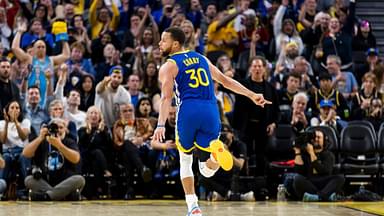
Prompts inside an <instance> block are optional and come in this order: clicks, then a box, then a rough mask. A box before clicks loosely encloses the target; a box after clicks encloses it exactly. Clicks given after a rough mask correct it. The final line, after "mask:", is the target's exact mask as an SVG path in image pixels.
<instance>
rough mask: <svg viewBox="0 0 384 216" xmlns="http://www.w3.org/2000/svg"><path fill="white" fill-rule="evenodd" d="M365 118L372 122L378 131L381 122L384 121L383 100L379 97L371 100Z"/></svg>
mask: <svg viewBox="0 0 384 216" xmlns="http://www.w3.org/2000/svg"><path fill="white" fill-rule="evenodd" d="M363 120H368V121H369V122H371V123H372V124H373V126H374V128H375V130H376V131H379V129H380V126H381V124H382V123H383V122H384V110H383V101H382V100H380V99H379V98H373V99H372V100H371V104H370V108H369V113H368V116H367V117H365V118H364V119H363Z"/></svg>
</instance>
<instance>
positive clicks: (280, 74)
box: [271, 42, 299, 90]
mask: <svg viewBox="0 0 384 216" xmlns="http://www.w3.org/2000/svg"><path fill="white" fill-rule="evenodd" d="M298 56H299V47H298V46H297V44H296V43H295V42H290V43H288V44H287V45H285V48H284V50H283V51H282V52H281V53H280V55H279V59H278V60H277V63H276V69H275V72H274V74H273V78H272V79H273V81H271V82H272V83H273V84H274V85H275V88H276V89H277V90H279V89H281V88H283V82H284V80H285V78H286V76H287V75H288V73H289V72H290V71H292V70H293V68H294V60H295V58H296V57H298Z"/></svg>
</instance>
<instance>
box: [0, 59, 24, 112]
mask: <svg viewBox="0 0 384 216" xmlns="http://www.w3.org/2000/svg"><path fill="white" fill-rule="evenodd" d="M10 76H11V63H10V61H9V60H8V59H7V58H5V57H1V59H0V91H1V92H2V94H1V96H0V108H1V110H4V108H5V106H6V105H7V104H9V103H10V102H11V101H13V100H16V101H20V93H19V88H18V87H17V85H16V84H15V83H14V82H13V81H12V80H11V79H10ZM3 114H4V113H2V112H1V114H0V117H1V119H4V116H3Z"/></svg>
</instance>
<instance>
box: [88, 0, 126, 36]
mask: <svg viewBox="0 0 384 216" xmlns="http://www.w3.org/2000/svg"><path fill="white" fill-rule="evenodd" d="M101 4H103V2H102V1H101V0H95V1H93V2H92V4H91V7H90V8H89V22H90V23H91V26H92V28H91V32H92V36H91V38H92V40H93V39H96V38H98V37H99V35H100V34H102V33H104V32H107V31H115V30H116V29H117V26H118V24H119V18H120V14H119V9H118V8H117V7H116V5H115V3H114V2H113V1H111V5H104V6H102V7H100V8H98V7H99V6H100V5H101ZM107 6H110V7H111V9H112V11H110V10H109V8H108V7H107ZM111 12H112V16H111Z"/></svg>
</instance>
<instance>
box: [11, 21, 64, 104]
mask: <svg viewBox="0 0 384 216" xmlns="http://www.w3.org/2000/svg"><path fill="white" fill-rule="evenodd" d="M25 30H26V24H25V23H22V24H20V26H18V31H17V33H16V35H15V38H14V39H13V42H12V51H13V53H14V54H15V56H16V58H17V59H18V60H19V61H22V62H26V63H27V64H31V65H32V71H31V72H30V74H29V77H28V86H31V85H38V86H39V88H40V96H41V101H40V105H42V106H44V105H45V104H46V100H47V95H49V93H50V92H53V85H54V76H53V74H54V71H53V68H54V66H55V65H61V64H62V63H63V62H65V61H66V60H67V59H68V58H69V55H70V49H69V45H68V42H66V41H64V42H63V50H62V53H61V54H60V55H56V56H51V57H49V56H47V52H46V48H47V47H46V43H45V42H44V41H43V40H38V41H36V42H35V43H34V45H33V48H34V50H33V55H31V54H29V53H26V52H24V50H22V49H21V48H20V37H21V34H22V33H23V32H24V31H25Z"/></svg>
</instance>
